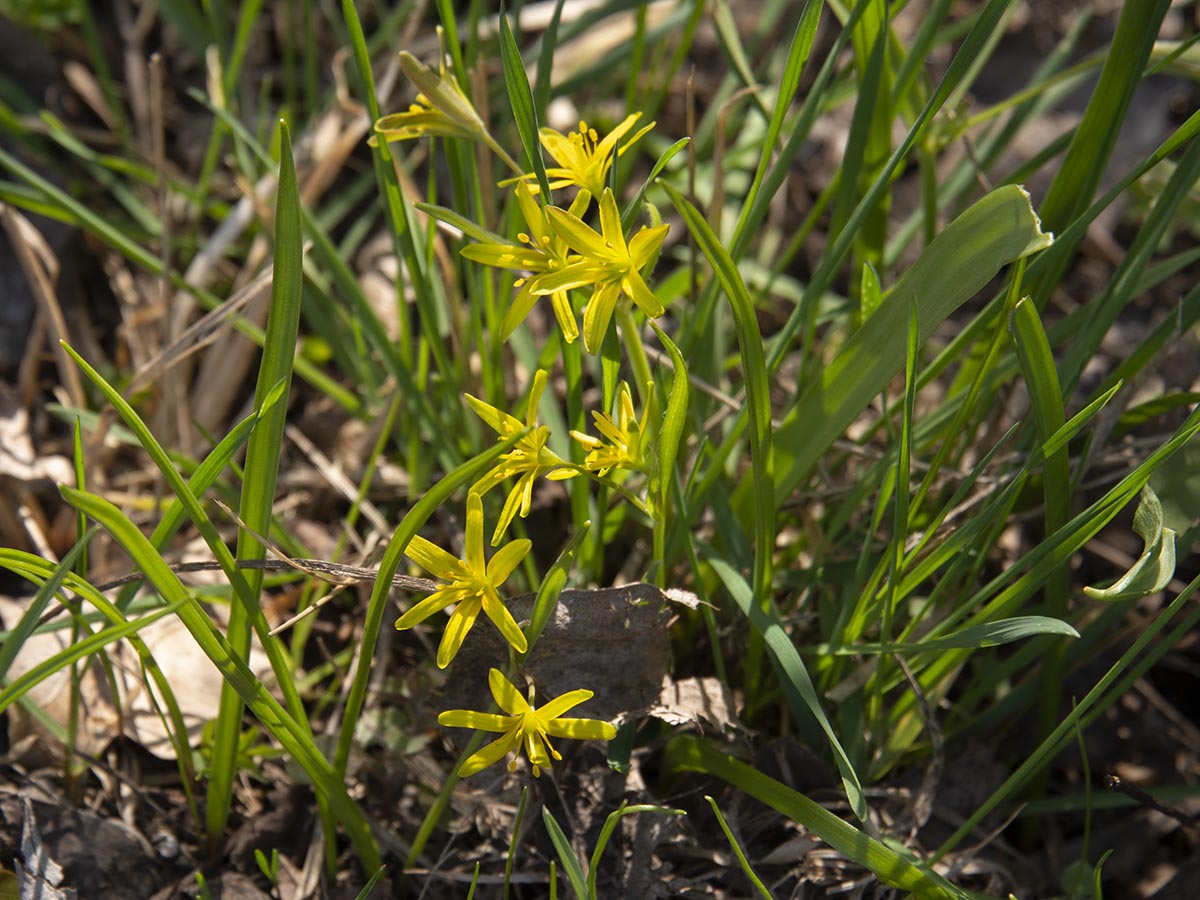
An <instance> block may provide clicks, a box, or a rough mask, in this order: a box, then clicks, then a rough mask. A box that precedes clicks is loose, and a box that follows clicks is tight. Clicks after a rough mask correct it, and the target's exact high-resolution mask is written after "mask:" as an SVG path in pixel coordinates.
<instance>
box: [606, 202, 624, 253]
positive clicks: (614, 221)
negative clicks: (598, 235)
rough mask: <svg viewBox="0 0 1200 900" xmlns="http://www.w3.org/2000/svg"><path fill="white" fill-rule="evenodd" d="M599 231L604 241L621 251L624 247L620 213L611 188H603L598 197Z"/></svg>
mask: <svg viewBox="0 0 1200 900" xmlns="http://www.w3.org/2000/svg"><path fill="white" fill-rule="evenodd" d="M600 230H601V232H602V233H603V234H604V240H606V241H607V242H608V243H610V244H612V245H613V246H614V247H618V248H620V249H621V250H622V251H624V250H625V249H626V247H625V233H624V232H623V231H622V230H621V211H620V210H619V209H617V198H616V197H614V196H613V192H612V188H605V189H604V193H603V194H601V195H600Z"/></svg>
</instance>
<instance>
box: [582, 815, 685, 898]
mask: <svg viewBox="0 0 1200 900" xmlns="http://www.w3.org/2000/svg"><path fill="white" fill-rule="evenodd" d="M647 812H650V813H661V814H663V815H667V816H686V815H687V812H686V811H685V810H682V809H672V808H671V807H669V806H653V805H651V804H648V803H642V804H638V805H636V806H629V805H627V804H626V803H625V802H624V801H622V802H621V805H620V806H619V807H617V808H616V809H615V810H613V811H612V812H610V813H609V814H608V817H607V818H606V819H605V820H604V827H603V828H601V829H600V836H599V837H598V838H596V846H595V847H594V848H592V855H591V858H590V859H589V860H588V874H587V890H588V896H589V897H592V898H595V897H596V896H597V894H596V875H597V873H598V872H599V870H600V857H601V856H603V855H604V849H605V848H606V847H607V846H608V842H609V839H610V838H611V837H612V833H613V832H614V831H615V830H616V828H617V824H618V823H619V822H620V821H621V819H623V818H624V817H625V816H632V815H636V814H638V813H647Z"/></svg>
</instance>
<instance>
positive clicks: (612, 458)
mask: <svg viewBox="0 0 1200 900" xmlns="http://www.w3.org/2000/svg"><path fill="white" fill-rule="evenodd" d="M646 395H647V396H648V397H649V398H650V400H649V401H647V404H646V409H645V411H644V412H643V414H642V421H641V423H640V424H639V423H638V420H637V418H636V417H635V416H634V414H633V398H632V397H631V396H630V395H629V385H627V384H625V382H621V386H620V387H619V388H618V389H617V419H616V421H615V422H614V421H613V418H612V416H610V415H609V414H608V413H602V412H593V413H592V421H594V422H595V423H596V430H597V431H599V432H600V434H602V435H603V436H604V438H605V440H606V441H607V443H605V441H602V440H600V439H599V438H595V437H592V436H591V435H590V434H583V433H582V432H579V431H572V432H571V437H573V438H575V440H577V441H579V443H581V444H583V446H584V447H586V448H587V449H588V451H589V452H588V455H587V458H586V459H584V461H583V467H584V468H585V469H587V470H588V471H590V472H595V473H596V474H597V475H599V476H600V477H601V478H603V477H604V476H605V475H607V474H608V473H609V471H611V470H612V469H630V470H632V471H636V472H643V473H645V474H647V475H648V474H650V462H649V461H648V460H649V455H648V451H649V449H650V447H649V445H650V435H649V434H648V433H647V426H648V425H649V424H650V422H651V420H652V419H653V418H654V412H655V406H656V404H655V403H654V385H653V384H651V383H647V385H646Z"/></svg>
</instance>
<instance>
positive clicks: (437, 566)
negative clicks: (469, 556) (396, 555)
mask: <svg viewBox="0 0 1200 900" xmlns="http://www.w3.org/2000/svg"><path fill="white" fill-rule="evenodd" d="M404 555H405V556H407V557H408V558H409V559H411V560H412V561H413V562H415V563H416V564H417V565H418V566H420V567H421V568H422V569H424V570H425V571H426V572H431V573H432V574H434V575H436V576H437V577H438V578H445V579H447V580H448V581H453V580H454V579H456V578H458V577H459V576H461V575H462V574H463V565H462V561H461V560H459V559H457V558H455V557H453V556H451V555H450V554H449V553H447V552H446V551H445V550H443V549H442V548H441V547H439V546H438V545H437V544H435V543H433V542H432V541H427V540H425V538H423V537H421V536H420V535H419V534H414V535H413V538H412V540H411V541H409V542H408V546H407V547H405V548H404Z"/></svg>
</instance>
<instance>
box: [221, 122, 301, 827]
mask: <svg viewBox="0 0 1200 900" xmlns="http://www.w3.org/2000/svg"><path fill="white" fill-rule="evenodd" d="M279 127H280V147H279V181H278V187H277V193H276V200H275V271H274V277H273V280H272V284H271V306H270V311H269V313H268V316H267V329H266V336H265V339H264V342H263V355H262V360H261V362H260V364H259V370H258V380H257V382H256V384H255V389H254V398H255V405H256V406H261V405H262V403H263V401H264V400H265V399H266V398H267V396H268V395H269V393H270V392H271V391H272V390H274V389H276V386H277V385H282V391H283V393H284V395H286V394H287V391H288V385H290V384H291V380H292V369H293V363H292V361H293V359H294V357H295V353H296V337H297V334H298V333H299V325H300V296H301V291H302V287H303V274H302V248H301V234H300V227H301V226H300V191H299V186H298V184H297V181H296V164H295V162H294V160H293V159H292V146H291V139H290V137H289V135H288V129H287V125H286V124H285V123H284V122H283V121H282V120H281V121H280V123H279ZM286 416H287V405H286V404H275V405H274V406H272V408H271V410H270V412H268V413H267V414H266V415H264V416H262V417H260V419H259V421H258V424H257V425H256V426H255V429H254V431H253V433H252V434H251V435H250V438H249V440H248V442H247V445H246V463H245V471H244V474H243V477H242V494H241V502H240V504H239V508H238V515H239V516H240V517H241V519H242V521H243V522H245V523H246V528H245V529H243V530H241V531H239V533H238V541H237V556H238V557H239V558H241V559H250V558H253V557H257V556H261V555H262V553H263V551H264V548H263V545H262V543H261V542H260V541H259V539H258V538H257V537H256V536H255V535H258V534H262V535H265V534H267V533H268V532H269V531H270V530H271V508H272V506H273V504H274V502H275V482H276V478H277V477H278V474H279V457H280V450H281V448H282V447H283V429H284V425H285V424H286ZM244 578H245V585H246V592H245V593H242V592H240V591H239V592H237V597H238V599H239V600H240V601H241V602H235V603H233V604H232V605H231V607H230V610H229V623H228V626H227V634H228V640H229V644H230V646H232V647H233V649H234V652H235V653H237V654H238V658H239V659H241V660H245V659H246V658H247V657H248V655H249V653H250V634H251V631H252V628H251V624H250V623H251V619H252V618H253V613H251V612H250V611H248V610H247V608H246V607H247V605H249V604H253V605H254V607H255V609H256V610H257V604H258V596H259V593H260V591H261V589H262V579H263V573H262V571H260V570H253V569H252V570H249V571H247V572H246V573H245V575H244ZM276 674H278V675H279V676H280V677H281V678H290V675H291V673H290V672H277V673H276ZM242 710H243V705H242V698H241V695H240V694H239V693H238V692H237V691H236V690H235V689H234V687H233V685H231V684H230V683H229V682H225V683H224V684H223V685H222V687H221V702H220V706H219V710H218V713H217V725H216V729H215V735H214V738H213V748H212V758H211V762H210V768H209V781H208V803H207V807H206V810H207V831H208V842H209V846H210V848H216V847H217V846H219V845H220V842H221V841H222V840H224V837H225V828H226V825H227V823H228V821H229V811H230V800H231V798H232V792H233V782H234V779H235V778H236V777H237V755H238V744H237V742H238V736H239V735H240V734H241V720H242Z"/></svg>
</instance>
